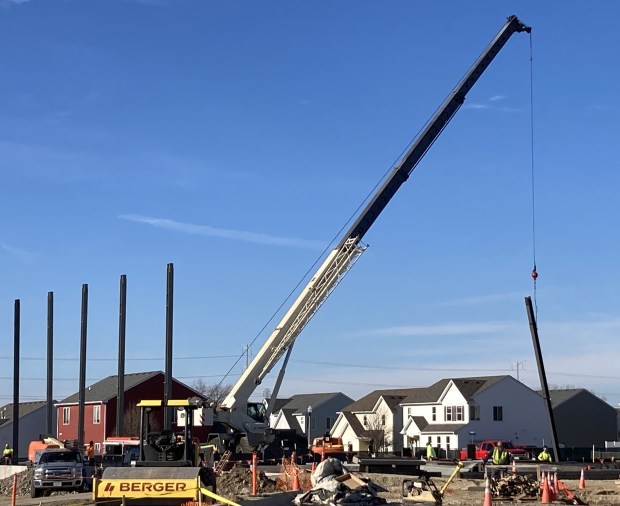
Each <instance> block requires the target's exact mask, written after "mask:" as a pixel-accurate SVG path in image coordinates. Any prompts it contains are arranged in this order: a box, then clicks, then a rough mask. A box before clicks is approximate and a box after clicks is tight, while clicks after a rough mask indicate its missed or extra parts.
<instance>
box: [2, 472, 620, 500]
mask: <svg viewBox="0 0 620 506" xmlns="http://www.w3.org/2000/svg"><path fill="white" fill-rule="evenodd" d="M354 474H355V475H357V476H360V477H363V478H369V479H370V480H372V481H373V482H375V483H377V484H378V485H381V486H383V487H384V488H386V489H387V490H388V492H386V493H382V494H381V497H383V498H384V499H386V501H387V502H388V503H389V504H400V503H401V500H402V497H401V489H402V482H403V479H404V478H406V477H405V476H397V475H389V474H373V473H371V474H368V473H354ZM19 478H20V479H23V481H22V482H21V487H20V488H21V490H20V493H18V496H17V501H16V504H17V505H19V506H30V505H33V506H38V505H39V504H41V503H43V504H53V506H66V505H77V504H81V505H86V504H90V503H91V501H90V494H68V495H58V496H54V497H46V498H43V499H31V498H30V496H29V487H28V483H27V476H21V477H19ZM299 478H300V479H299V482H300V486H301V488H302V490H307V489H308V488H309V480H308V478H309V477H308V476H307V475H305V474H303V473H302V474H301V475H300V477H299ZM7 480H10V482H11V484H12V478H8V479H7ZM7 480H1V481H0V494H1V495H0V506H8V505H10V504H11V495H10V487H9V486H8V481H7ZM433 480H434V482H435V484H436V485H437V487H438V488H440V487H441V486H442V485H443V484H444V483H445V478H434V479H433ZM4 481H7V483H3V482H4ZM564 483H565V484H566V486H567V487H568V489H569V490H571V491H572V492H573V493H575V495H576V496H577V497H579V498H580V499H581V500H583V501H584V502H585V503H587V504H590V505H620V485H617V484H616V482H615V481H614V480H589V481H587V482H586V488H585V490H579V489H578V481H577V480H565V481H564ZM292 485H293V482H292V480H291V477H290V476H287V475H286V473H285V474H282V475H280V476H270V477H267V476H265V475H264V474H261V475H260V477H259V487H258V492H259V494H262V495H264V494H271V493H275V492H277V491H282V490H287V489H289V490H290V489H291V488H292ZM26 491H28V493H25V492H26ZM218 493H219V494H221V495H222V496H223V497H226V498H228V499H231V500H233V501H241V500H242V499H243V498H244V497H247V496H248V495H250V494H251V473H250V471H249V469H246V470H236V471H235V472H233V473H228V474H225V475H224V476H222V477H221V478H220V479H219V480H218ZM560 499H561V498H559V499H558V500H557V501H555V504H571V503H570V502H568V503H567V502H562V501H561V500H560ZM511 502H512V503H515V502H516V501H513V500H510V499H509V500H504V501H500V500H499V499H498V498H494V500H493V503H494V504H496V505H499V504H509V503H511ZM521 502H523V503H527V504H540V502H537V501H536V499H534V498H532V499H528V500H523V501H521ZM483 503H484V481H483V480H464V479H458V478H457V479H455V480H454V481H453V482H452V483H451V484H450V486H449V487H448V489H447V490H446V492H445V494H444V501H443V504H444V505H445V506H470V505H474V504H483ZM431 504H433V503H431ZM409 505H410V506H413V504H412V503H409Z"/></svg>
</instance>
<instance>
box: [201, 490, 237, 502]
mask: <svg viewBox="0 0 620 506" xmlns="http://www.w3.org/2000/svg"><path fill="white" fill-rule="evenodd" d="M200 491H201V492H202V493H203V494H204V495H206V496H208V497H211V498H212V499H215V500H216V501H219V502H223V503H225V504H229V505H230V506H241V505H240V504H238V503H236V502H233V501H229V500H228V499H226V498H225V497H222V496H221V495H217V494H214V493H213V492H211V491H210V490H209V489H207V488H203V487H200Z"/></svg>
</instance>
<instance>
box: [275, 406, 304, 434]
mask: <svg viewBox="0 0 620 506" xmlns="http://www.w3.org/2000/svg"><path fill="white" fill-rule="evenodd" d="M294 412H295V410H294V409H286V408H285V409H282V410H281V411H280V416H283V417H284V418H285V420H286V422H287V425H288V426H289V427H290V428H291V429H295V430H296V431H297V434H303V433H304V431H303V430H302V429H301V425H299V421H298V419H297V417H296V416H295V414H294Z"/></svg>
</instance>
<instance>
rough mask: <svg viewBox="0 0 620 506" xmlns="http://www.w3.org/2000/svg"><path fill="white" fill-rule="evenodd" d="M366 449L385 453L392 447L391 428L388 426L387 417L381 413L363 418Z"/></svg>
mask: <svg viewBox="0 0 620 506" xmlns="http://www.w3.org/2000/svg"><path fill="white" fill-rule="evenodd" d="M364 428H365V429H366V437H367V438H368V439H369V443H368V447H369V448H370V447H371V445H372V449H373V450H374V451H379V452H387V451H389V450H390V447H391V445H392V427H391V426H390V425H389V424H388V415H387V413H384V412H382V411H380V412H377V413H373V414H372V415H366V416H365V417H364Z"/></svg>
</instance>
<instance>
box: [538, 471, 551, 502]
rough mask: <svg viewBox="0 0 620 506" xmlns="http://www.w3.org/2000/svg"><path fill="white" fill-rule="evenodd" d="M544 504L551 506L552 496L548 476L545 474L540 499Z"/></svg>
mask: <svg viewBox="0 0 620 506" xmlns="http://www.w3.org/2000/svg"><path fill="white" fill-rule="evenodd" d="M540 502H541V503H542V504H551V494H550V492H549V483H548V482H547V475H546V474H544V473H543V479H542V496H541V498H540Z"/></svg>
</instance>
